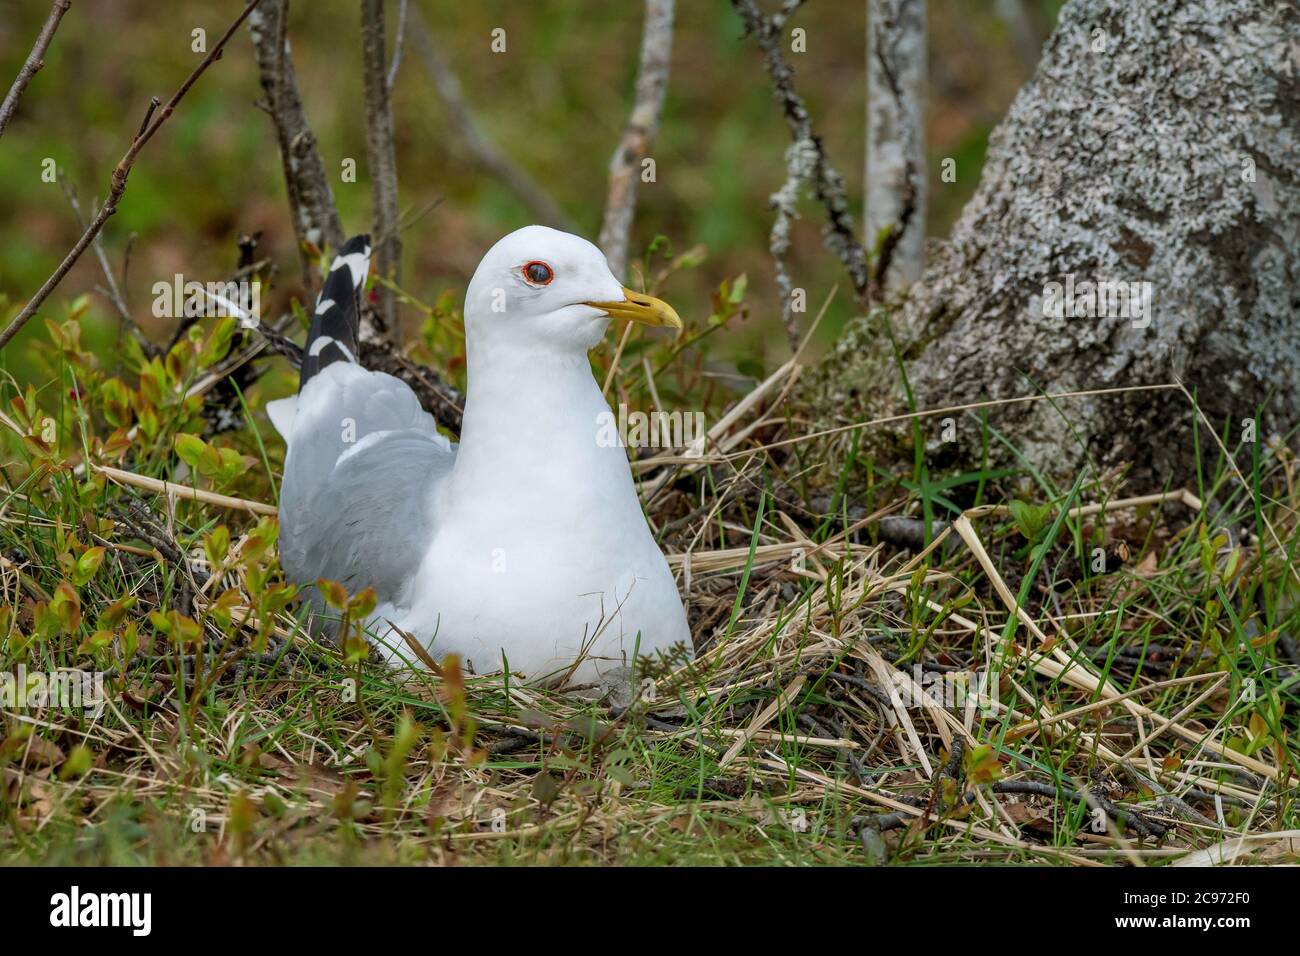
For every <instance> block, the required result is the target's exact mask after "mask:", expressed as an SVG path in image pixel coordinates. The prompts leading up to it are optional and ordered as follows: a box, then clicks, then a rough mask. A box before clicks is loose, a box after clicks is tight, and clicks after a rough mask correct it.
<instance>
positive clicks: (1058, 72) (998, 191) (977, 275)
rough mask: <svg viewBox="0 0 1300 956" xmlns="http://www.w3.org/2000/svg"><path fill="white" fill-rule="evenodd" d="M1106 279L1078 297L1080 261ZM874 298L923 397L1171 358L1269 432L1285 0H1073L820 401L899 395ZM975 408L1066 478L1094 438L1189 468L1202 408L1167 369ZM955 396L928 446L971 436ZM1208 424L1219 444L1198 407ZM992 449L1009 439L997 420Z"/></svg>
mask: <svg viewBox="0 0 1300 956" xmlns="http://www.w3.org/2000/svg"><path fill="white" fill-rule="evenodd" d="M969 174H970V173H969V172H968V171H965V170H958V171H957V175H958V177H959V178H960V177H961V176H962V175H969ZM1099 282H1113V283H1121V284H1122V285H1117V286H1114V287H1112V289H1110V290H1106V289H1103V290H1102V291H1103V293H1104V294H1102V295H1101V296H1097V295H1095V292H1096V291H1097V290H1096V287H1095V286H1094V288H1093V290H1092V291H1093V292H1094V295H1093V296H1092V297H1091V300H1090V298H1089V296H1088V286H1087V285H1086V284H1087V283H1094V284H1095V283H1099ZM1130 290H1132V291H1136V293H1137V294H1136V296H1135V297H1133V298H1129V297H1128V295H1127V292H1128V291H1130ZM1111 292H1113V293H1114V294H1113V295H1112V294H1110V293H1111ZM1070 293H1072V295H1071V294H1070ZM1144 303H1145V304H1144ZM1126 306H1128V307H1129V308H1128V309H1127V311H1126V308H1125V307H1126ZM886 317H888V318H889V320H890V321H891V323H892V326H893V328H894V330H895V333H896V336H897V340H898V345H899V352H900V354H901V355H902V357H903V360H904V363H905V367H906V369H907V373H908V377H909V381H910V385H911V387H912V389H913V391H914V394H915V401H916V405H917V407H918V408H922V409H925V408H940V407H945V406H952V405H958V404H963V403H971V402H978V401H981V400H984V399H1004V398H1010V397H1014V396H1025V395H1033V394H1035V393H1037V392H1040V391H1048V392H1063V391H1075V390H1085V389H1108V388H1120V387H1126V386H1156V385H1162V384H1165V383H1170V382H1175V381H1180V380H1181V381H1182V382H1185V383H1186V386H1187V387H1188V388H1189V389H1190V390H1194V391H1195V392H1196V393H1197V394H1198V396H1199V400H1200V402H1201V405H1202V407H1203V409H1204V410H1205V413H1206V414H1207V416H1208V417H1209V419H1210V421H1211V422H1212V423H1213V424H1214V426H1215V428H1216V429H1221V428H1223V427H1224V425H1225V423H1227V424H1228V425H1229V427H1230V429H1231V431H1230V434H1229V442H1228V444H1229V446H1230V447H1233V446H1235V445H1236V444H1237V442H1238V441H1239V440H1240V439H1242V438H1243V436H1244V435H1245V436H1247V437H1248V434H1249V433H1248V429H1247V428H1246V426H1245V425H1244V424H1243V422H1244V421H1245V420H1247V419H1253V418H1254V417H1255V415H1256V408H1257V406H1263V408H1264V413H1263V417H1262V420H1261V421H1259V422H1258V423H1257V428H1256V437H1257V438H1258V439H1259V440H1264V439H1266V438H1267V437H1268V436H1269V435H1270V434H1275V433H1277V434H1285V433H1286V432H1287V431H1289V430H1290V429H1291V428H1293V427H1294V426H1295V425H1296V424H1297V423H1298V422H1300V374H1297V368H1298V367H1300V13H1298V12H1297V5H1296V4H1295V3H1294V2H1293V0H1182V2H1179V3H1170V2H1168V0H1070V2H1069V3H1067V4H1066V6H1065V7H1064V8H1063V10H1062V11H1061V15H1060V22H1059V23H1058V25H1057V27H1056V29H1055V31H1054V32H1053V34H1052V36H1051V37H1050V39H1049V40H1048V42H1047V44H1046V45H1045V47H1044V51H1043V58H1042V62H1041V63H1040V64H1039V67H1038V70H1037V72H1036V73H1035V75H1034V78H1033V79H1032V80H1031V81H1030V83H1029V84H1028V85H1027V86H1026V87H1025V88H1024V89H1023V90H1021V92H1020V94H1019V95H1018V97H1017V98H1016V100H1015V102H1014V104H1013V105H1012V107H1011V110H1010V112H1009V113H1008V115H1007V117H1006V118H1005V120H1004V121H1003V122H1002V124H1001V125H1000V126H999V127H998V129H997V130H995V132H994V133H993V135H992V137H991V140H990V144H989V151H988V156H987V160H986V162H985V166H984V170H983V173H982V178H981V180H980V183H979V186H978V188H977V190H976V193H975V195H974V197H973V198H972V199H971V201H970V202H969V204H968V205H967V206H966V208H965V209H964V211H963V213H962V215H961V217H960V219H959V221H958V223H957V224H956V226H955V227H954V229H953V231H952V234H951V236H950V237H949V238H948V239H947V240H946V241H944V242H941V243H937V244H935V245H933V246H932V248H931V250H930V258H929V261H928V263H927V266H926V269H925V272H924V275H923V277H922V280H921V281H920V282H919V283H918V284H917V285H916V286H915V287H913V289H912V290H911V291H910V292H909V293H908V294H907V295H906V297H905V298H903V299H901V301H897V302H895V303H893V304H892V305H890V306H889V307H887V308H882V309H877V310H875V311H874V312H873V314H872V315H870V316H868V317H865V318H862V319H858V320H855V321H853V322H851V323H850V324H849V326H847V327H846V330H845V333H844V334H843V336H842V338H841V340H840V342H839V343H838V346H837V348H836V349H835V350H834V352H833V354H832V355H830V356H829V357H828V359H827V360H826V362H825V363H824V365H823V366H822V368H821V370H820V373H819V374H817V375H815V376H813V377H812V382H811V387H812V389H813V391H812V394H813V398H814V408H816V409H818V410H819V411H820V415H819V416H818V417H819V418H820V419H821V422H822V424H824V425H835V424H843V423H846V422H853V421H861V420H866V419H870V418H874V417H880V416H882V415H888V414H891V413H897V412H900V411H903V412H905V411H907V406H906V404H905V402H904V400H903V396H902V389H901V387H899V386H898V385H896V384H894V383H897V382H898V380H899V377H898V375H897V371H896V369H895V368H894V366H893V360H892V358H891V349H890V346H889V344H888V340H887V339H886V337H885V336H884V334H883V331H884V321H885V319H886ZM988 416H989V421H990V424H991V425H993V426H994V427H995V428H997V429H998V431H999V432H1001V433H1002V435H1004V436H1005V437H1006V439H1007V441H1008V442H1009V443H1010V444H1012V445H1014V446H1015V447H1016V448H1017V449H1018V450H1019V452H1020V453H1021V454H1023V455H1024V458H1025V460H1027V461H1028V462H1029V463H1030V464H1031V465H1033V466H1035V467H1037V468H1039V469H1042V470H1043V471H1044V472H1046V473H1048V474H1052V475H1059V476H1062V477H1064V478H1065V480H1067V481H1068V480H1069V476H1071V475H1072V474H1076V473H1077V471H1078V469H1079V467H1080V466H1081V465H1082V464H1083V462H1084V461H1085V460H1090V461H1091V462H1092V463H1094V464H1095V465H1097V466H1098V467H1104V466H1109V465H1116V464H1119V463H1124V462H1128V463H1132V464H1133V466H1134V469H1135V471H1134V473H1133V476H1132V480H1131V482H1130V483H1131V484H1132V485H1138V484H1141V485H1149V486H1152V487H1158V486H1159V485H1161V484H1163V482H1164V480H1165V479H1166V478H1170V477H1172V480H1174V481H1176V482H1181V481H1184V480H1186V479H1187V477H1188V475H1189V474H1190V471H1191V468H1192V462H1193V457H1192V455H1193V435H1192V415H1191V412H1190V410H1189V403H1188V401H1187V400H1186V398H1185V397H1184V396H1183V395H1182V394H1181V393H1179V392H1176V391H1169V390H1164V391H1157V390H1153V389H1146V390H1143V391H1135V392H1130V393H1126V394H1123V395H1119V396H1090V397H1084V398H1076V399H1069V400H1065V401H1061V402H1057V403H1051V402H1037V403H1031V404H1016V405H1007V406H1001V407H998V408H995V409H991V410H989V411H988ZM954 417H955V419H956V422H955V424H956V437H955V440H951V435H950V436H949V440H947V441H945V440H944V438H943V437H941V428H940V421H941V420H940V419H927V420H926V422H925V426H924V430H925V432H926V435H927V442H928V444H929V452H930V457H931V462H932V464H937V463H938V462H940V461H943V460H945V459H962V460H965V461H978V460H979V459H980V456H981V448H980V445H981V431H980V422H979V413H975V412H968V413H965V414H957V415H955V416H954ZM1067 419H1068V424H1067ZM950 431H951V430H950ZM1076 436H1077V437H1076ZM1079 439H1081V441H1080V440H1079ZM1200 443H1201V448H1202V450H1205V449H1207V448H1209V449H1215V446H1214V444H1213V440H1212V439H1210V438H1208V436H1207V435H1206V434H1205V430H1204V429H1202V430H1201V434H1200ZM990 451H991V453H992V457H993V460H995V461H996V460H997V459H999V458H1002V459H1005V460H1008V461H1012V460H1016V459H1015V456H1014V455H1013V454H1012V453H1011V452H1009V451H1008V450H1007V449H1006V448H1005V447H1004V446H1003V445H1002V443H1000V442H999V441H997V440H996V439H993V440H992V442H991V448H990ZM1247 454H1248V452H1247ZM1246 460H1249V459H1248V458H1247V459H1246ZM1211 466H1212V462H1211Z"/></svg>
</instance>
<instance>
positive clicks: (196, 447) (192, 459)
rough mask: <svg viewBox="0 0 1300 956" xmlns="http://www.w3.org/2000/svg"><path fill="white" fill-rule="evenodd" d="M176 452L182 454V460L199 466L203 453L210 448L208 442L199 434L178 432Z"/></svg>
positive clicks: (192, 465)
mask: <svg viewBox="0 0 1300 956" xmlns="http://www.w3.org/2000/svg"><path fill="white" fill-rule="evenodd" d="M175 445H176V454H177V455H179V456H180V459H181V461H183V462H185V464H187V465H189V466H190V467H191V468H196V469H197V468H198V466H199V459H200V458H202V457H203V453H204V452H206V451H207V450H208V445H207V442H205V441H204V440H203V439H202V438H200V437H199V436H198V435H188V434H185V433H184V432H182V433H180V434H178V435H177V436H176V438H175Z"/></svg>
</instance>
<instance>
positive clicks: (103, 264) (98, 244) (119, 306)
mask: <svg viewBox="0 0 1300 956" xmlns="http://www.w3.org/2000/svg"><path fill="white" fill-rule="evenodd" d="M154 102H155V103H156V102H157V97H155V98H154ZM60 183H61V184H62V185H63V195H64V196H66V197H67V200H68V205H69V206H71V207H72V214H73V215H74V216H76V217H77V225H78V226H79V227H80V228H81V229H82V230H83V231H84V230H85V228H86V226H87V225H88V223H87V222H86V217H85V216H83V215H82V213H81V203H80V202H78V200H77V190H76V189H75V188H73V187H72V186H70V185H68V184H67V183H66V182H65V181H63V179H62V177H60ZM91 248H92V249H93V251H94V253H95V258H96V259H98V260H99V267H100V269H101V270H103V273H104V281H105V282H107V283H108V288H107V289H102V290H101V291H103V293H104V296H105V298H107V299H108V301H109V302H110V303H111V304H112V306H113V308H114V309H116V310H117V315H118V318H119V319H121V320H122V326H123V327H125V328H127V329H129V330H130V332H131V334H132V336H134V337H135V340H136V341H137V342H139V343H140V347H141V348H142V349H144V353H145V355H160V354H161V350H160V349H159V348H158V346H156V345H154V344H153V343H152V342H150V341H149V340H148V339H147V338H145V336H144V333H142V332H141V331H140V327H139V326H138V325H136V324H135V320H134V319H132V318H131V310H130V309H128V308H127V305H126V300H125V299H124V298H123V297H122V290H121V289H120V288H119V287H118V284H117V277H116V276H114V275H113V267H112V266H111V265H109V262H108V256H106V255H105V254H104V241H103V236H96V237H95V241H94V242H93V243H91Z"/></svg>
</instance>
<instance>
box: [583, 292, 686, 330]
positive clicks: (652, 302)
mask: <svg viewBox="0 0 1300 956" xmlns="http://www.w3.org/2000/svg"><path fill="white" fill-rule="evenodd" d="M623 295H625V296H627V298H626V299H624V300H623V301H622V302H584V303H582V304H583V305H589V306H591V307H592V308H593V309H600V311H602V312H604V313H605V314H606V315H609V316H612V317H613V318H615V319H628V320H629V321H631V322H640V323H642V324H643V325H655V326H664V325H666V326H668V327H669V328H672V329H680V328H681V327H682V319H681V316H679V315H678V314H677V312H676V310H675V309H674V308H673V307H672V306H671V305H669V304H668V303H667V302H665V301H663V300H662V299H656V298H655V297H654V296H652V295H646V294H645V293H644V292H633V291H632V290H631V289H629V288H627V286H624V287H623Z"/></svg>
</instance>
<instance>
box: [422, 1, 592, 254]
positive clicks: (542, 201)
mask: <svg viewBox="0 0 1300 956" xmlns="http://www.w3.org/2000/svg"><path fill="white" fill-rule="evenodd" d="M410 31H411V42H412V48H413V50H414V52H415V54H416V56H418V57H419V58H420V63H421V65H422V66H423V67H424V71H425V73H426V74H428V77H429V81H430V82H431V83H432V84H433V88H434V89H435V90H436V91H437V93H438V96H439V98H440V99H441V100H442V103H443V106H445V107H446V109H447V118H448V119H449V120H450V121H451V125H452V126H454V127H455V128H456V131H457V132H458V133H459V134H460V139H461V141H462V142H463V143H464V145H465V148H466V149H467V150H468V152H469V154H470V157H471V158H472V159H473V160H474V162H476V163H477V164H478V165H479V168H481V169H482V170H483V171H484V172H486V173H488V175H490V176H492V177H493V178H495V179H497V180H499V181H500V182H501V183H502V184H503V185H504V186H505V187H506V188H507V189H509V190H510V191H511V192H512V193H514V194H515V196H516V197H517V198H518V199H519V201H520V202H521V203H523V204H524V205H525V206H526V207H527V208H528V211H529V212H530V213H531V214H532V215H533V216H535V217H536V218H537V220H538V221H539V222H541V223H543V224H544V225H548V226H554V227H555V228H556V229H563V230H565V231H566V232H577V231H578V227H577V225H576V224H575V223H574V222H573V220H572V219H570V218H569V217H568V216H566V215H565V214H564V211H563V210H561V209H560V207H559V206H558V205H557V204H556V203H555V201H554V200H553V199H551V197H550V196H549V195H548V194H547V193H546V190H544V189H543V188H542V187H541V186H540V185H539V184H538V183H537V182H536V181H535V180H534V179H533V178H532V177H531V176H529V175H528V173H526V172H524V170H522V169H521V168H519V167H518V166H516V165H515V164H514V163H513V162H512V161H511V160H510V159H509V157H507V156H506V155H505V154H504V153H502V152H501V151H500V150H499V149H497V147H496V145H495V144H494V143H492V141H491V140H489V139H488V138H487V136H486V135H484V133H483V131H482V130H480V129H479V126H478V123H477V121H475V119H474V114H473V112H472V111H471V110H470V108H469V104H468V103H467V102H466V100H465V94H464V92H463V91H462V90H461V86H460V80H458V79H457V78H456V73H455V71H454V70H452V68H451V64H450V63H448V62H447V58H446V57H445V56H443V53H442V50H441V49H439V47H438V44H437V42H436V41H435V40H434V37H433V34H432V33H431V32H430V30H429V27H428V25H427V24H426V23H425V22H424V19H423V18H422V17H421V16H420V12H419V10H418V9H416V10H412V11H411V23H410Z"/></svg>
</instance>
